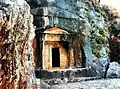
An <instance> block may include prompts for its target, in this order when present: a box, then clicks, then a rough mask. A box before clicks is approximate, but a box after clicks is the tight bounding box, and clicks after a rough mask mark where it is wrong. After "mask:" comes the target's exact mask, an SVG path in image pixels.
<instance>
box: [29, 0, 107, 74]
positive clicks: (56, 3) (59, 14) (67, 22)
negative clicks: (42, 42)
mask: <svg viewBox="0 0 120 89" xmlns="http://www.w3.org/2000/svg"><path fill="white" fill-rule="evenodd" d="M95 1H96V0H27V2H28V4H29V5H30V7H31V13H32V14H33V16H34V25H35V26H36V27H37V28H41V27H43V28H45V27H46V26H47V25H50V26H58V27H61V28H64V29H67V30H68V31H70V32H73V33H75V34H76V37H77V38H79V39H82V40H81V41H80V42H81V43H80V42H78V41H77V43H75V44H79V45H80V44H83V45H84V46H83V45H82V46H83V49H84V53H85V57H84V59H83V60H86V63H85V66H86V67H92V68H93V69H94V70H95V71H98V72H99V70H98V69H97V68H96V67H95V66H100V65H101V64H100V60H99V59H107V55H108V52H109V48H108V41H107V38H108V25H107V21H106V18H105V17H106V15H105V12H104V10H103V9H102V8H101V7H100V5H99V4H98V3H97V2H95ZM74 40H76V39H74ZM73 42H75V41H73ZM103 49H105V50H103ZM76 51H77V52H79V50H76ZM103 55H104V56H103ZM94 59H95V60H94ZM93 64H95V66H93ZM101 69H102V70H103V67H102V66H100V70H101Z"/></svg>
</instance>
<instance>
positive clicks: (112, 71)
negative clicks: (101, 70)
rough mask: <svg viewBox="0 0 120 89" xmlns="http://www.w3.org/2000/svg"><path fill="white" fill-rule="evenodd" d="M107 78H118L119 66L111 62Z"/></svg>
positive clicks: (119, 73) (119, 76)
mask: <svg viewBox="0 0 120 89" xmlns="http://www.w3.org/2000/svg"><path fill="white" fill-rule="evenodd" d="M107 77H108V78H120V64H118V63H117V62H111V63H110V64H109V69H108V71H107Z"/></svg>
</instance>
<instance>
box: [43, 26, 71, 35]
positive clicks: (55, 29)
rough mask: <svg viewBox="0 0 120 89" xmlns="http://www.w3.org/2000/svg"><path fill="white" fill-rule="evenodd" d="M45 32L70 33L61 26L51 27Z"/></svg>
mask: <svg viewBox="0 0 120 89" xmlns="http://www.w3.org/2000/svg"><path fill="white" fill-rule="evenodd" d="M43 33H49V34H69V33H68V32H67V31H65V30H64V29H61V28H59V27H52V28H49V29H46V30H45V31H44V32H43Z"/></svg>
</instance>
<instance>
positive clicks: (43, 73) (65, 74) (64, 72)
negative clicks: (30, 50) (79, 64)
mask: <svg viewBox="0 0 120 89" xmlns="http://www.w3.org/2000/svg"><path fill="white" fill-rule="evenodd" d="M35 73H36V78H40V79H43V80H45V79H61V78H67V79H71V78H73V77H92V76H91V75H90V69H87V68H76V69H60V70H50V71H48V70H43V69H42V70H36V71H35Z"/></svg>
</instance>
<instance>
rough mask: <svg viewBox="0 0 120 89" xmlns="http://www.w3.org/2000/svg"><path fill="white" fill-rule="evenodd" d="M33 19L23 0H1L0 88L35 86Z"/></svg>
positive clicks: (25, 88)
mask: <svg viewBox="0 0 120 89" xmlns="http://www.w3.org/2000/svg"><path fill="white" fill-rule="evenodd" d="M32 22H33V17H32V15H31V13H30V7H29V5H28V4H27V3H26V2H25V1H24V0H0V64H1V66H2V67H1V69H0V71H1V70H3V71H4V75H3V76H4V77H0V78H2V79H1V80H2V81H1V80H0V81H1V83H0V84H1V85H0V89H4V88H6V89H23V88H24V89H34V88H33V86H32V85H33V83H35V81H34V77H35V76H34V72H33V66H34V61H33V53H32V39H33V37H34V28H33V24H32Z"/></svg>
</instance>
